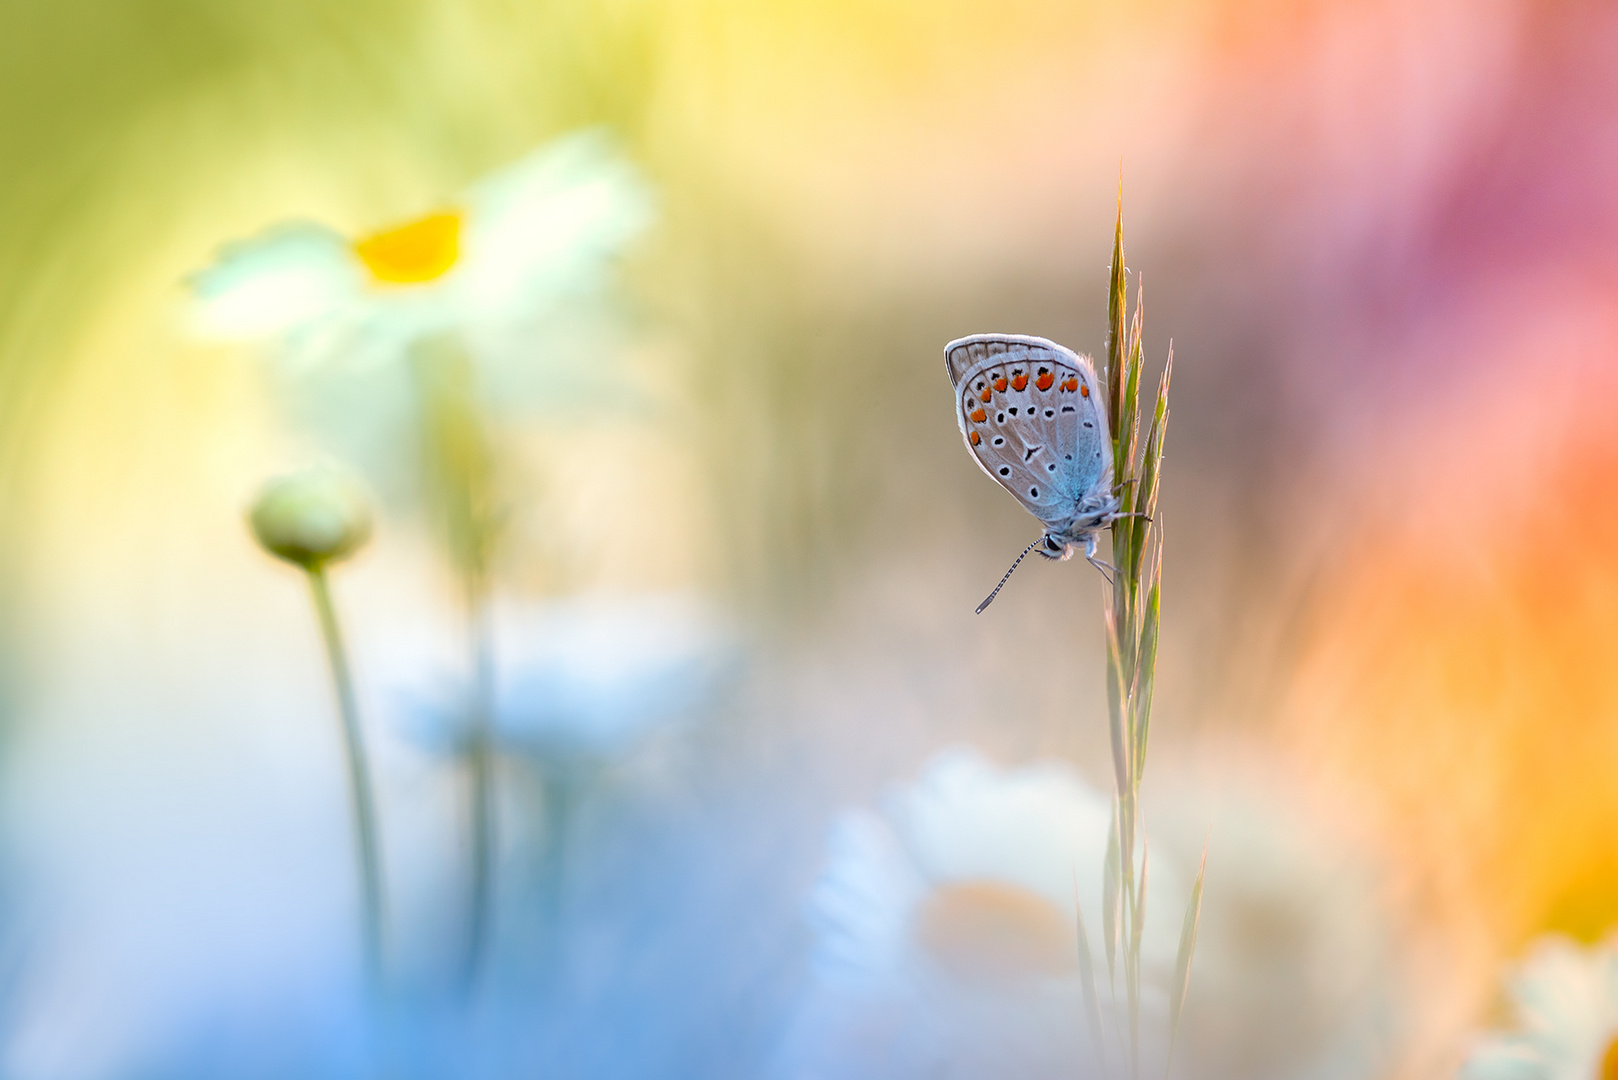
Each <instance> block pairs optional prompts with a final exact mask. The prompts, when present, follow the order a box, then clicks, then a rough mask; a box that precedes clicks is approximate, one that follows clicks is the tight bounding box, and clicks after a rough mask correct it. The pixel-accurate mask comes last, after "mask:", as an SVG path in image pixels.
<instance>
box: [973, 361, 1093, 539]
mask: <svg viewBox="0 0 1618 1080" xmlns="http://www.w3.org/2000/svg"><path fill="white" fill-rule="evenodd" d="M944 357H945V365H946V367H947V368H948V370H949V375H950V381H951V382H952V383H953V384H954V385H955V388H956V404H957V413H956V419H957V421H958V422H959V424H960V427H961V435H962V437H963V438H964V439H965V440H966V448H967V450H968V451H970V452H971V454H972V456H973V458H974V459H975V460H976V461H977V463H978V465H979V466H980V467H982V469H983V471H984V472H986V473H988V474H989V475H990V476H991V477H993V478H994V479H995V481H996V482H997V483H999V484H1000V485H1001V486H1002V487H1004V488H1005V489H1006V490H1007V491H1009V492H1011V494H1012V495H1013V496H1015V497H1016V499H1017V501H1018V502H1020V503H1022V505H1023V508H1024V509H1026V510H1027V511H1028V512H1029V513H1031V514H1033V515H1034V516H1035V517H1036V518H1038V519H1039V520H1040V521H1041V522H1042V523H1043V524H1045V525H1046V526H1048V527H1053V528H1054V527H1060V526H1061V525H1063V524H1065V523H1066V522H1068V521H1070V520H1071V519H1072V518H1073V517H1074V515H1075V514H1076V513H1077V512H1078V508H1079V506H1080V505H1081V504H1083V503H1084V502H1085V501H1086V500H1089V499H1093V498H1094V497H1095V495H1096V494H1097V493H1100V494H1102V495H1105V494H1108V493H1110V491H1111V488H1112V444H1111V440H1110V438H1109V436H1108V433H1107V418H1106V411H1105V409H1104V408H1103V407H1102V405H1101V402H1102V387H1101V385H1100V380H1099V379H1098V378H1097V377H1096V372H1095V368H1094V366H1093V365H1092V364H1091V363H1090V360H1089V359H1088V358H1087V357H1083V356H1080V355H1078V354H1077V353H1075V352H1073V351H1072V350H1071V349H1067V348H1064V347H1062V346H1061V345H1058V344H1056V343H1055V342H1053V341H1049V340H1046V339H1045V338H1036V337H1025V336H1022V335H1013V334H977V335H974V336H972V337H969V338H961V339H960V340H958V341H952V342H950V344H949V345H948V346H946V348H945V350H944Z"/></svg>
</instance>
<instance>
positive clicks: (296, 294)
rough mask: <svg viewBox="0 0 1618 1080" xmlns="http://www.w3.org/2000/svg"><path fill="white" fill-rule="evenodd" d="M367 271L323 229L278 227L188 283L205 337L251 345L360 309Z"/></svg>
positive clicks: (233, 249) (235, 247) (228, 252)
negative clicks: (357, 304)
mask: <svg viewBox="0 0 1618 1080" xmlns="http://www.w3.org/2000/svg"><path fill="white" fill-rule="evenodd" d="M360 275H361V271H360V267H359V266H358V264H357V263H356V262H355V260H354V257H353V255H352V253H351V251H350V249H349V246H348V244H347V242H346V241H345V240H344V239H343V238H342V237H341V236H339V235H338V234H337V233H335V232H333V231H331V230H330V229H327V228H325V227H323V226H320V225H315V224H310V223H304V222H296V223H289V224H284V225H277V226H274V227H273V228H271V229H269V230H267V231H265V232H263V233H261V234H259V235H258V236H257V237H254V238H253V239H251V240H246V241H243V242H241V243H237V244H231V245H229V246H228V247H226V248H225V249H224V250H223V251H221V252H220V254H219V258H218V259H217V260H216V261H215V262H214V264H213V265H212V266H210V267H208V268H207V269H206V270H203V271H201V272H200V273H198V274H196V275H194V276H193V277H192V278H191V279H190V281H189V282H188V284H189V285H190V286H191V290H192V292H193V293H194V294H195V296H196V303H195V306H194V308H193V310H192V324H193V327H194V329H195V332H196V333H197V334H199V335H200V336H202V337H206V338H213V339H217V340H226V341H245V340H252V339H256V338H266V337H273V336H275V335H277V334H282V333H287V332H289V331H294V330H298V329H302V328H305V327H308V326H310V325H311V324H313V323H315V322H317V321H318V320H320V319H322V318H325V317H327V316H330V315H332V314H335V313H336V312H338V311H340V310H342V309H343V308H344V307H346V306H347V305H349V304H350V303H352V302H353V301H354V300H355V299H356V298H357V297H358V296H359V293H360V287H361V276H360Z"/></svg>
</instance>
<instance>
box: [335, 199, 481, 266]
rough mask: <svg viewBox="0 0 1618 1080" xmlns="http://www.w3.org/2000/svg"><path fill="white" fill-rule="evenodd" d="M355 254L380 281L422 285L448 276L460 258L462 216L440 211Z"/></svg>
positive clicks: (376, 236) (367, 241) (372, 239)
mask: <svg viewBox="0 0 1618 1080" xmlns="http://www.w3.org/2000/svg"><path fill="white" fill-rule="evenodd" d="M354 254H355V255H357V256H359V259H360V261H361V262H363V263H364V264H365V268H366V269H367V270H369V271H371V276H372V277H373V278H375V279H376V280H377V281H384V282H387V283H388V284H390V285H419V284H421V283H422V282H426V281H434V280H436V279H438V278H440V277H443V276H444V275H445V274H447V273H448V272H449V270H450V268H451V267H453V266H454V265H455V260H456V259H457V258H459V256H460V254H461V215H460V213H459V212H457V211H454V210H441V211H439V212H437V213H433V214H428V215H427V216H426V217H423V218H417V219H416V220H415V221H412V222H410V223H409V224H406V225H400V226H398V227H397V228H393V229H388V230H386V231H384V232H379V233H373V234H372V235H370V236H367V237H365V238H364V239H363V240H358V241H356V242H355V244H354Z"/></svg>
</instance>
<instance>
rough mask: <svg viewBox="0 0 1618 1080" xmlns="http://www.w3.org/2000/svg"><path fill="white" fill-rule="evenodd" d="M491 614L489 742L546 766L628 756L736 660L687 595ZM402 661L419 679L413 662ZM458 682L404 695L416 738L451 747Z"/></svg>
mask: <svg viewBox="0 0 1618 1080" xmlns="http://www.w3.org/2000/svg"><path fill="white" fill-rule="evenodd" d="M490 617H491V619H492V620H493V631H494V633H493V639H494V677H495V688H494V717H493V727H494V734H495V738H496V739H497V741H498V742H499V744H500V746H501V747H502V748H504V749H506V750H508V751H515V752H520V753H531V754H533V755H535V756H537V757H540V758H544V759H547V760H557V761H566V760H577V759H607V758H612V757H615V756H618V755H620V754H622V753H624V752H626V751H628V750H630V749H632V748H633V747H634V746H635V745H636V744H637V743H638V742H639V741H640V740H641V739H642V738H644V737H646V736H647V735H649V734H650V733H652V732H653V731H656V730H658V729H660V728H665V727H667V726H669V725H670V724H672V723H674V722H676V721H679V720H680V719H682V718H684V717H686V716H689V715H690V714H691V713H692V712H694V711H695V710H696V709H697V708H699V707H700V706H701V705H702V704H703V703H704V702H705V701H707V700H709V699H710V698H711V696H712V695H713V694H714V693H715V692H716V691H717V689H718V688H719V687H720V685H721V684H722V682H723V681H724V679H725V677H726V675H727V673H728V672H730V671H731V670H732V668H733V667H734V665H735V663H736V657H737V650H736V645H735V641H734V638H733V637H732V635H731V633H730V632H729V629H728V627H727V625H726V623H725V621H724V620H723V619H722V618H721V617H720V616H719V614H718V613H717V612H716V611H715V610H714V609H713V607H712V606H711V605H709V604H708V603H706V602H704V601H703V600H702V599H700V598H699V597H696V596H693V595H690V594H687V593H651V594H639V595H620V594H596V595H588V594H587V595H582V596H576V597H572V598H570V599H567V600H556V601H549V602H545V603H537V604H536V603H523V602H517V601H512V600H509V599H502V600H497V601H496V602H495V603H494V605H493V608H492V612H491V616H490ZM410 653H411V650H409V649H405V650H404V651H403V653H402V654H401V655H400V656H399V658H400V659H403V658H404V656H407V655H409V654H410ZM404 662H405V663H408V664H409V666H410V668H411V669H413V670H415V671H419V667H418V663H417V661H416V660H414V659H406V660H404ZM464 683H465V680H464V679H456V678H453V677H450V676H447V675H446V676H443V677H440V678H439V679H438V680H437V682H436V685H435V686H433V687H423V686H421V685H420V684H419V683H417V682H414V681H411V682H407V683H406V685H405V687H403V689H404V691H405V693H406V695H407V696H408V697H409V698H410V699H411V700H412V701H413V702H414V703H416V707H412V708H410V709H409V710H408V713H409V715H411V717H412V722H413V723H414V724H415V725H416V728H417V732H416V733H417V734H418V736H420V738H421V741H423V742H426V743H428V744H432V745H437V746H440V747H443V748H447V747H450V746H454V745H458V744H459V742H460V740H461V739H462V738H463V737H464V735H465V732H466V726H465V725H466V718H467V715H468V709H467V706H466V705H465V702H466V701H467V700H468V699H469V694H468V693H466V692H464V691H463V690H457V689H456V687H460V686H464ZM396 689H400V688H399V687H396ZM421 702H429V703H430V704H429V705H427V706H426V707H425V708H423V707H420V703H421Z"/></svg>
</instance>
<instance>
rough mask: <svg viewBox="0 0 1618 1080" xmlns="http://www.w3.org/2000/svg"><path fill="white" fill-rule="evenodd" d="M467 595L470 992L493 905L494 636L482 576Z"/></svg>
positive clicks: (473, 577) (472, 580) (474, 578)
mask: <svg viewBox="0 0 1618 1080" xmlns="http://www.w3.org/2000/svg"><path fill="white" fill-rule="evenodd" d="M467 593H468V596H467V603H468V611H469V615H470V621H471V638H472V665H473V670H474V671H475V673H476V679H475V685H474V690H473V694H474V698H473V702H472V730H471V733H470V735H469V737H468V739H467V745H466V760H467V771H468V772H469V774H470V777H471V793H470V794H471V801H472V806H471V810H472V814H471V818H472V881H471V893H470V897H469V901H468V902H469V905H470V910H469V912H468V921H467V939H466V966H465V969H464V971H463V975H462V977H463V980H464V982H463V986H464V988H465V990H466V991H467V992H468V993H470V992H471V991H472V989H473V988H474V987H475V986H476V984H477V979H478V974H479V972H480V971H481V970H482V968H483V956H484V953H485V951H486V950H487V948H488V938H489V931H490V925H489V924H490V922H491V915H492V910H493V906H494V738H493V731H492V728H493V714H494V634H493V628H492V627H491V626H490V623H489V605H488V598H487V595H486V594H487V589H486V588H485V587H484V586H483V584H482V576H481V575H479V574H475V573H473V574H469V575H468V582H467Z"/></svg>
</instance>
